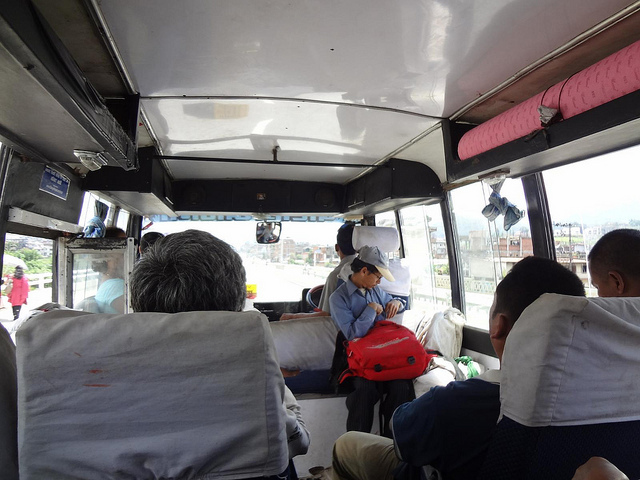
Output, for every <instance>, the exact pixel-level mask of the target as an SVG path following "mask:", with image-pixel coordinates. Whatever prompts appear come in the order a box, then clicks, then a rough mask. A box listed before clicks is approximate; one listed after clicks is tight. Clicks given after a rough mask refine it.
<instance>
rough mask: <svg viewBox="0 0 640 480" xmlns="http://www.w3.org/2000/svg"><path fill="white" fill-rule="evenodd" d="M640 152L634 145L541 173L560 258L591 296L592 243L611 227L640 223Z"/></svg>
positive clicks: (631, 225)
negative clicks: (588, 264) (590, 267)
mask: <svg viewBox="0 0 640 480" xmlns="http://www.w3.org/2000/svg"><path fill="white" fill-rule="evenodd" d="M638 155H640V147H637V146H636V147H632V148H628V149H626V150H620V151H617V152H613V153H609V154H607V155H602V156H599V157H595V158H592V159H589V160H585V161H582V162H578V163H573V164H570V165H565V166H563V167H558V168H554V169H552V170H547V171H545V172H544V173H543V177H544V183H545V188H546V191H547V198H548V201H549V209H550V211H551V220H552V222H553V236H554V240H555V249H556V258H557V260H558V262H560V263H562V264H563V265H565V266H566V267H567V268H569V269H570V270H572V271H573V272H574V273H576V274H577V275H578V276H579V277H580V278H581V279H582V281H583V282H584V284H585V288H586V290H587V295H588V296H597V291H596V289H595V288H593V286H591V281H590V278H589V273H588V271H587V255H588V254H589V250H590V249H591V247H592V246H593V245H594V244H595V243H596V242H597V241H598V239H599V238H600V237H601V236H602V235H604V234H605V233H607V232H610V231H611V230H615V229H618V228H636V229H640V213H639V212H638V204H639V203H640V193H639V191H638V180H637V179H638V174H640V165H639V164H638ZM594 172H597V174H594Z"/></svg>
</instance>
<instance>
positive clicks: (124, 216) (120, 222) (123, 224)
mask: <svg viewBox="0 0 640 480" xmlns="http://www.w3.org/2000/svg"><path fill="white" fill-rule="evenodd" d="M128 222H129V212H127V211H126V210H120V211H118V218H117V219H116V227H117V228H120V229H122V230H124V231H125V232H126V231H127V223H128Z"/></svg>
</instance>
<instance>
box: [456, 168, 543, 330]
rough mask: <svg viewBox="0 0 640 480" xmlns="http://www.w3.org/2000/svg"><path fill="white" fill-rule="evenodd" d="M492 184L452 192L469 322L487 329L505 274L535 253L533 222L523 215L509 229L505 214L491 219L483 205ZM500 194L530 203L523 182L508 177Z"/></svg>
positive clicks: (518, 203) (518, 202)
mask: <svg viewBox="0 0 640 480" xmlns="http://www.w3.org/2000/svg"><path fill="white" fill-rule="evenodd" d="M490 193H491V187H489V186H488V185H486V184H485V183H484V182H480V183H474V184H472V185H468V186H466V187H461V188H458V189H456V190H453V191H452V192H451V198H452V207H453V213H454V217H455V223H456V228H457V230H458V239H459V242H460V245H459V247H460V260H461V264H462V265H461V266H462V275H463V278H464V298H465V304H466V312H465V314H466V317H467V324H468V325H470V326H473V327H477V328H482V329H485V330H487V329H488V326H489V309H490V307H491V304H492V303H493V292H494V291H495V288H496V285H497V283H498V282H499V281H500V280H502V277H503V276H504V275H505V274H506V273H507V272H508V271H509V270H510V269H511V267H512V266H513V265H514V264H516V263H518V261H520V260H521V259H522V258H524V257H527V256H530V255H533V246H532V241H531V233H530V230H529V222H528V220H527V217H526V216H525V217H524V218H522V219H521V220H520V221H519V222H518V223H517V224H515V225H514V226H512V227H511V228H510V229H509V230H508V231H507V230H505V228H504V223H503V222H504V216H502V215H500V216H499V217H497V218H496V219H495V221H492V222H490V221H488V220H487V219H486V218H485V217H484V216H483V215H482V213H481V212H482V209H483V207H484V206H485V205H487V203H488V199H489V195H490ZM500 195H502V197H503V198H505V197H506V198H507V199H508V200H509V201H510V202H511V203H513V204H514V205H516V207H518V208H519V209H524V208H525V206H526V202H525V198H524V191H523V188H522V183H521V182H520V181H519V180H512V179H506V180H505V182H504V185H503V186H502V189H501V190H500Z"/></svg>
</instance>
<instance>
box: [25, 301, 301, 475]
mask: <svg viewBox="0 0 640 480" xmlns="http://www.w3.org/2000/svg"><path fill="white" fill-rule="evenodd" d="M17 345H18V348H17V359H18V386H19V396H18V434H19V438H18V442H19V458H20V469H21V475H20V477H21V478H22V479H27V480H29V479H44V478H46V479H50V480H55V479H62V478H65V479H67V478H74V479H75V478H82V479H107V478H117V479H160V478H162V479H179V478H180V479H213V478H225V479H237V478H250V477H261V476H270V475H275V474H278V473H280V472H282V471H284V470H285V469H286V466H287V462H288V454H287V439H286V433H285V417H284V409H283V407H282V405H283V392H284V382H283V380H282V375H281V374H280V370H279V366H278V362H277V359H276V355H275V349H274V346H273V341H272V338H271V334H270V330H269V326H268V322H267V320H266V317H264V316H263V315H261V314H260V313H258V312H242V313H232V312H188V313H180V314H173V315H172V314H160V313H135V314H129V315H106V314H84V313H82V312H68V311H55V312H51V313H46V314H43V315H40V316H38V317H35V318H33V319H31V320H29V321H28V322H26V323H25V324H24V325H23V326H22V327H21V328H20V330H19V331H18V334H17Z"/></svg>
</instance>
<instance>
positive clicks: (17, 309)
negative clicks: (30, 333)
mask: <svg viewBox="0 0 640 480" xmlns="http://www.w3.org/2000/svg"><path fill="white" fill-rule="evenodd" d="M21 308H22V305H16V306H14V307H13V319H14V320H17V319H18V317H19V316H20V309H21Z"/></svg>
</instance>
